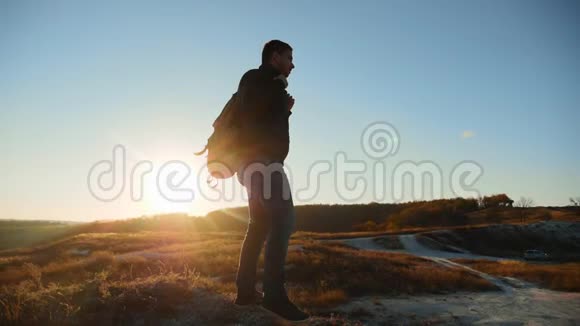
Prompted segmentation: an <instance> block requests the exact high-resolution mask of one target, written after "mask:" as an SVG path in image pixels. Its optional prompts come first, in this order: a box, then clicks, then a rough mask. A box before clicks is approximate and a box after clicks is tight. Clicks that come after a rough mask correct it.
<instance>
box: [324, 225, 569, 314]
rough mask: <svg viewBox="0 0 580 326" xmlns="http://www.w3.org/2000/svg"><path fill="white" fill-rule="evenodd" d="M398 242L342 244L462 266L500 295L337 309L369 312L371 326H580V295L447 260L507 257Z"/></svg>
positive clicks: (411, 239) (407, 238)
mask: <svg viewBox="0 0 580 326" xmlns="http://www.w3.org/2000/svg"><path fill="white" fill-rule="evenodd" d="M399 240H400V242H401V244H402V245H403V246H404V248H405V249H403V250H388V249H384V247H382V246H381V245H380V244H378V243H376V242H374V241H373V237H367V238H353V239H343V240H339V241H342V242H343V243H345V244H347V245H350V246H352V247H355V248H359V249H363V250H376V251H388V252H402V253H409V254H413V255H416V256H420V257H423V258H426V259H430V260H433V261H434V262H436V263H438V264H441V265H443V266H448V267H459V268H464V269H466V270H468V271H470V272H472V273H475V274H477V275H479V276H481V277H483V278H485V279H487V280H489V281H490V282H492V283H493V284H495V285H497V286H498V287H499V288H500V289H501V291H493V292H481V293H478V292H476V293H471V292H468V293H465V292H463V293H453V294H448V295H424V296H405V297H396V298H377V297H362V298H357V299H354V300H352V301H351V302H349V303H348V304H345V305H342V306H340V307H338V308H335V309H334V311H339V312H343V313H352V312H355V313H356V312H357V311H358V312H359V314H360V311H365V312H366V313H367V314H368V315H367V316H366V317H365V318H364V321H365V324H367V325H385V323H386V324H393V325H409V324H419V325H424V324H425V323H428V324H429V323H434V324H444V325H447V324H451V325H472V324H486V325H488V324H492V325H578V324H580V293H569V292H558V291H551V290H547V289H541V288H538V287H536V286H535V285H533V284H530V283H527V282H524V281H521V280H518V279H514V278H498V277H494V276H492V275H489V274H486V273H482V272H479V271H476V270H474V269H472V268H470V267H468V266H465V265H462V264H458V263H456V262H453V261H450V260H449V259H451V258H472V259H490V260H496V261H499V260H504V259H503V258H498V257H490V256H481V255H473V254H469V253H453V252H446V251H440V250H435V249H431V248H428V247H425V246H423V245H422V244H421V243H420V242H419V241H417V238H416V237H415V236H414V235H412V234H408V235H401V236H399ZM335 241H336V240H335Z"/></svg>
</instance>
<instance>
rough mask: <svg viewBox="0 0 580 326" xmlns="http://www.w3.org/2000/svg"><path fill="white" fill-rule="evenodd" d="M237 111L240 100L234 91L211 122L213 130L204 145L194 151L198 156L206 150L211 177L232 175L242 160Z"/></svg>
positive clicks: (223, 177) (228, 176)
mask: <svg viewBox="0 0 580 326" xmlns="http://www.w3.org/2000/svg"><path fill="white" fill-rule="evenodd" d="M239 111H240V100H239V96H238V93H237V92H236V93H234V94H233V95H232V97H231V98H230V99H229V100H228V102H227V103H226V105H225V106H224V108H223V109H222V111H221V113H220V114H219V116H218V117H217V118H216V119H215V121H214V122H213V124H212V126H213V128H214V130H213V133H212V134H211V135H210V136H209V138H208V139H207V144H206V145H205V147H204V148H203V149H202V150H201V151H199V152H195V153H194V154H195V155H197V156H199V155H202V154H203V153H204V152H206V151H207V156H206V157H207V169H208V171H209V174H210V175H211V177H214V178H216V179H227V178H230V177H232V176H233V175H234V174H235V173H236V171H237V170H238V167H239V166H240V164H241V162H242V159H243V155H242V152H243V150H242V147H241V139H242V130H241V129H242V128H241V126H240V123H239V122H240V121H239V118H238V117H239V114H240V112H239ZM208 183H209V180H208Z"/></svg>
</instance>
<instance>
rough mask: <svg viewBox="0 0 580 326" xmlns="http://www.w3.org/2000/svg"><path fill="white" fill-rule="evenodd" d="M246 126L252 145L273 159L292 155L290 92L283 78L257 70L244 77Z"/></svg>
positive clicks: (241, 93) (241, 92)
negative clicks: (272, 77) (289, 126)
mask: <svg viewBox="0 0 580 326" xmlns="http://www.w3.org/2000/svg"><path fill="white" fill-rule="evenodd" d="M238 95H239V96H240V98H241V103H242V105H241V106H242V111H243V112H242V114H241V116H242V118H241V120H242V125H243V127H244V128H245V129H246V131H247V133H248V134H249V135H248V137H249V144H250V145H251V146H255V147H256V150H257V152H259V153H265V154H267V155H268V156H269V157H270V158H273V159H278V160H284V158H285V157H286V155H287V154H288V146H289V135H288V129H289V128H288V117H289V116H290V115H291V114H292V112H291V111H290V108H289V95H288V93H287V92H286V90H285V85H284V84H283V83H282V81H275V80H264V78H263V76H261V75H260V74H259V73H258V72H257V71H256V70H250V71H248V72H247V73H246V74H244V76H243V77H242V79H241V81H240V85H239V87H238Z"/></svg>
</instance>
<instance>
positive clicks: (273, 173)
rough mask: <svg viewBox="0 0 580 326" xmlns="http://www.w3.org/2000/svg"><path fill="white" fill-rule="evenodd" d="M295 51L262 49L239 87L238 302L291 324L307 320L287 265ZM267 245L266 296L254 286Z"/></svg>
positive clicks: (278, 45)
mask: <svg viewBox="0 0 580 326" xmlns="http://www.w3.org/2000/svg"><path fill="white" fill-rule="evenodd" d="M292 60H293V58H292V47H290V45H288V44H287V43H284V42H282V41H279V40H272V41H269V42H267V43H266V44H265V45H264V48H263V50H262V64H261V65H260V67H259V68H258V69H251V70H249V71H247V72H246V73H245V74H244V75H243V76H242V78H241V80H240V83H239V86H238V96H240V99H241V100H240V101H241V105H240V108H241V114H240V115H239V119H240V120H239V121H240V126H241V128H242V130H243V133H242V134H243V135H244V136H243V139H242V140H241V143H242V144H243V146H241V147H242V148H243V151H244V153H245V154H244V155H243V156H244V160H243V163H242V164H241V166H240V168H239V169H238V170H237V178H238V181H239V182H240V183H241V184H242V185H244V187H245V188H246V191H247V193H248V212H249V217H250V218H249V221H248V228H247V231H246V235H245V238H244V242H243V244H242V248H241V252H240V259H239V265H238V272H237V275H236V285H237V289H238V291H237V292H238V293H237V297H236V300H235V303H236V304H238V305H248V304H255V303H259V302H261V301H262V306H263V307H264V308H266V309H268V310H270V311H272V312H274V313H277V314H278V315H280V316H282V317H284V318H286V319H288V320H304V319H307V318H308V317H309V316H308V314H306V313H304V312H303V311H301V310H300V309H298V308H297V307H296V306H295V305H294V304H293V303H292V302H291V301H290V300H289V298H288V295H287V293H286V289H285V287H284V281H285V272H284V264H285V261H286V255H287V252H288V242H289V240H290V235H291V234H292V233H293V232H294V230H295V225H296V217H295V212H294V203H293V201H292V196H291V194H290V185H289V182H288V178H287V176H286V174H285V172H284V170H283V165H284V160H285V159H286V156H287V155H288V150H289V143H290V140H289V132H288V120H289V117H290V115H291V114H292V112H291V109H292V107H293V106H294V98H293V97H292V96H290V95H289V94H288V93H287V92H286V87H287V86H288V82H287V79H286V78H287V77H288V76H289V75H290V72H291V71H292V69H294V64H293V63H292ZM264 241H266V250H265V255H264V277H263V290H264V296H263V298H262V293H260V292H258V291H257V290H256V288H255V285H256V269H257V264H258V258H259V256H260V253H261V251H262V246H263V245H264Z"/></svg>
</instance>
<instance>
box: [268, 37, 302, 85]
mask: <svg viewBox="0 0 580 326" xmlns="http://www.w3.org/2000/svg"><path fill="white" fill-rule="evenodd" d="M292 59H293V58H292V47H291V46H290V45H288V43H284V42H282V41H280V40H271V41H269V42H267V43H266V44H264V49H263V50H262V64H266V63H269V64H271V65H272V66H273V67H274V68H276V69H278V70H279V71H280V72H281V73H282V74H283V75H284V76H286V77H288V76H290V71H292V69H294V64H293V63H292Z"/></svg>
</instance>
